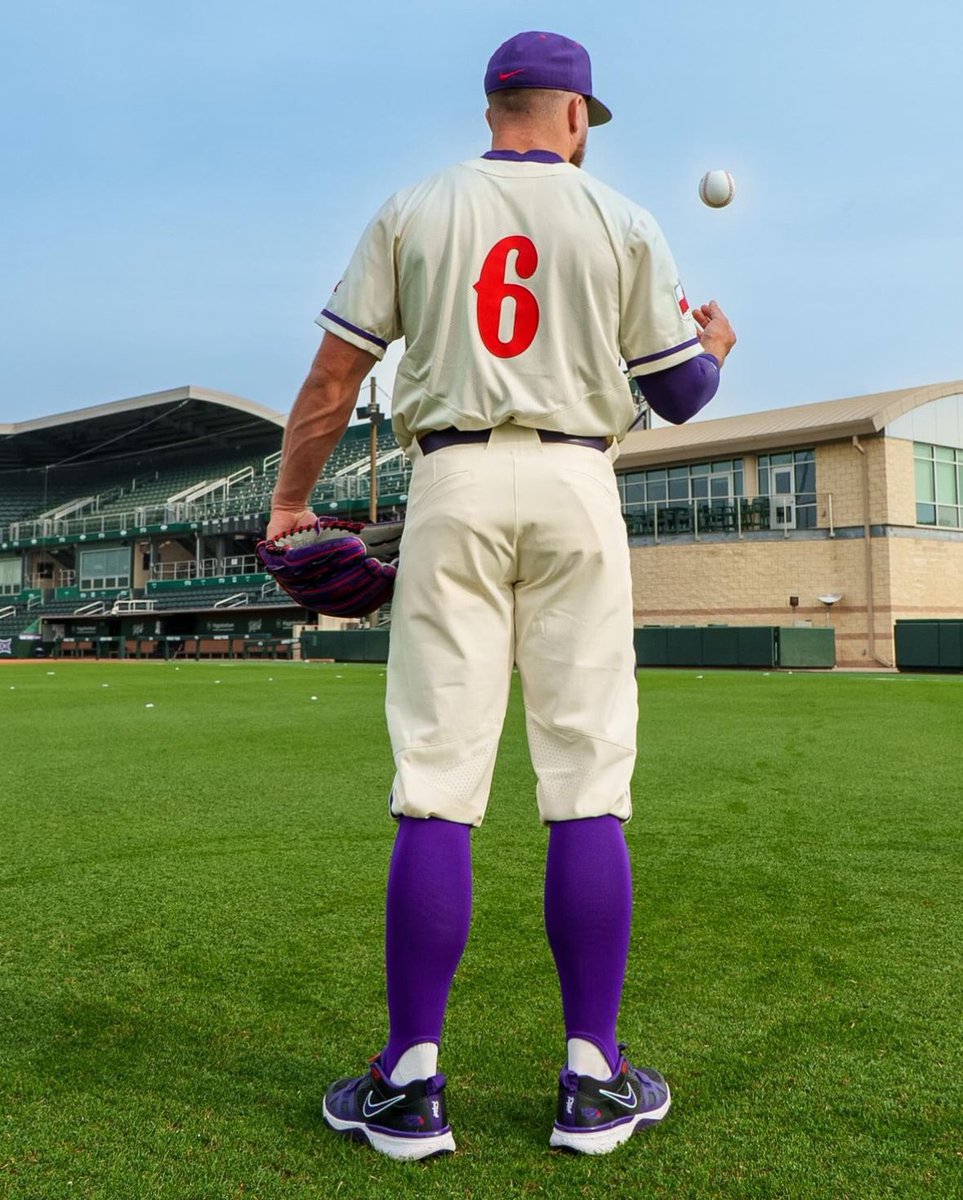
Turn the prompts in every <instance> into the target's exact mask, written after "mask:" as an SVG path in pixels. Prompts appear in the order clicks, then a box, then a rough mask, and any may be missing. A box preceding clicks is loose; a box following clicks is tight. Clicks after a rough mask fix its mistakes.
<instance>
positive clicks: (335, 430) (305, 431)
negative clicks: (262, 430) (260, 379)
mask: <svg viewBox="0 0 963 1200" xmlns="http://www.w3.org/2000/svg"><path fill="white" fill-rule="evenodd" d="M376 362H377V358H376V357H375V355H373V354H371V353H369V352H368V351H367V350H362V349H361V348H360V347H358V346H353V345H351V343H350V342H346V341H343V340H342V339H341V338H339V337H337V336H336V335H335V334H333V333H325V335H324V338H323V340H322V342H321V346H320V348H319V349H318V352H317V354H316V355H315V357H314V362H313V363H312V364H311V369H310V371H309V372H308V377H307V379H305V381H304V383H303V385H302V386H301V390H300V392H299V393H298V398H297V400H295V402H294V407H293V408H292V410H291V415H290V416H289V417H288V423H287V428H286V429H285V431H284V443H283V445H282V448H281V466H280V470H279V471H278V481H277V484H276V486H275V488H274V496H273V499H272V502H271V520H270V523H269V524H268V528H267V536H268V537H269V538H271V537H275V536H276V535H277V534H279V533H283V532H285V531H286V530H288V529H293V528H295V527H296V526H298V525H307V524H310V522H312V521H313V520H314V513H313V512H312V511H311V509H310V508H309V507H308V497H309V496H310V495H311V493H312V491H313V490H314V485H315V484H316V483H317V481H318V476H319V475H320V474H321V471H322V469H323V467H324V464H325V463H326V462H327V461H328V459H329V458H330V457H331V453H332V451H333V450H334V448H335V446H336V445H337V444H338V442H339V441H340V440H341V435H342V434H343V433H344V431H345V429H346V428H347V426H348V422H349V421H350V420H351V414H352V412H353V411H354V406H355V402H356V401H357V399H358V391H359V389H360V387H361V382H362V380H363V379H364V378H365V376H366V375H368V374H369V373H370V371H371V369H372V367H373V366H374V365H375V363H376Z"/></svg>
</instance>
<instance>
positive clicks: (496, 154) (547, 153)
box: [482, 150, 565, 163]
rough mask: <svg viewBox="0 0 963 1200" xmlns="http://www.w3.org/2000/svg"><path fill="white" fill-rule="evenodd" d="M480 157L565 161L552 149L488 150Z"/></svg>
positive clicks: (498, 159) (544, 161) (552, 161)
mask: <svg viewBox="0 0 963 1200" xmlns="http://www.w3.org/2000/svg"><path fill="white" fill-rule="evenodd" d="M482 158H493V159H495V160H497V161H499V162H539V163H560V162H565V159H564V158H562V156H561V154H556V153H555V151H554V150H526V151H524V152H522V151H521V150H489V151H488V153H487V154H483V155H482Z"/></svg>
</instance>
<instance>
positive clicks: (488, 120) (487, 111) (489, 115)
mask: <svg viewBox="0 0 963 1200" xmlns="http://www.w3.org/2000/svg"><path fill="white" fill-rule="evenodd" d="M485 123H486V124H487V125H488V128H489V129H491V127H492V110H491V109H490V108H486V109H485Z"/></svg>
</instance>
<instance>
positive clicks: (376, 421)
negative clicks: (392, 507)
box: [355, 375, 385, 522]
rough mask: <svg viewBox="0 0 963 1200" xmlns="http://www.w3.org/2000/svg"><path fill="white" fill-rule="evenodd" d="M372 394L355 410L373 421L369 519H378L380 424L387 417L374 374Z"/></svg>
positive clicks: (365, 418) (359, 414) (358, 414)
mask: <svg viewBox="0 0 963 1200" xmlns="http://www.w3.org/2000/svg"><path fill="white" fill-rule="evenodd" d="M370 387H371V395H370V399H369V400H368V403H367V404H359V405H358V407H357V409H356V410H355V412H356V414H357V416H358V417H359V418H360V419H361V420H362V421H365V420H367V421H370V422H371V466H370V468H369V472H368V474H369V479H370V484H371V493H370V494H371V501H370V503H369V505H368V519H369V521H372V522H373V521H377V519H378V470H377V464H378V426H379V425H380V424H381V422H382V421H383V420H384V419H385V417H384V413H383V412H382V411H381V409H380V408H379V407H378V385H377V383H376V382H375V378H374V376H373V375H372V377H371V382H370Z"/></svg>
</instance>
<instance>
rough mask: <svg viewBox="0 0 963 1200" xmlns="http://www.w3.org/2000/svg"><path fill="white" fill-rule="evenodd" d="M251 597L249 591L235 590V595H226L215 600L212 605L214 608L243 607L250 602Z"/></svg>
mask: <svg viewBox="0 0 963 1200" xmlns="http://www.w3.org/2000/svg"><path fill="white" fill-rule="evenodd" d="M250 601H251V597H250V596H249V595H248V593H247V592H235V593H234V595H233V596H225V597H224V598H223V599H221V600H215V601H214V603H213V604H212V605H211V607H212V608H242V607H243V606H244V605H245V604H249V603H250Z"/></svg>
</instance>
